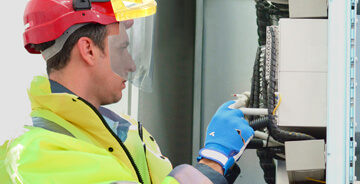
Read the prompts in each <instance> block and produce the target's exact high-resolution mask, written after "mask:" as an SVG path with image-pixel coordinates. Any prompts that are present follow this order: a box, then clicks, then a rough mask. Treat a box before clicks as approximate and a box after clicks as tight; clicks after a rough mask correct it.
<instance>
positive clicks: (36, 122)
mask: <svg viewBox="0 0 360 184" xmlns="http://www.w3.org/2000/svg"><path fill="white" fill-rule="evenodd" d="M31 119H32V121H33V126H34V127H39V128H43V129H46V130H49V131H52V132H56V133H60V134H64V135H68V136H70V137H75V136H74V135H73V134H72V133H70V132H69V131H68V130H66V129H65V128H64V127H62V126H60V125H58V124H56V123H54V122H52V121H50V120H47V119H44V118H40V117H31Z"/></svg>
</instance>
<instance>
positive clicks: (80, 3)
mask: <svg viewBox="0 0 360 184" xmlns="http://www.w3.org/2000/svg"><path fill="white" fill-rule="evenodd" d="M73 9H74V10H75V11H79V10H90V9H91V0H73Z"/></svg>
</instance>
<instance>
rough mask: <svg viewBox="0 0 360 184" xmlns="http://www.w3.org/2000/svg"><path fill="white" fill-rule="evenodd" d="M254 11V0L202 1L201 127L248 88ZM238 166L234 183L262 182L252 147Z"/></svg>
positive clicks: (254, 39)
mask: <svg viewBox="0 0 360 184" xmlns="http://www.w3.org/2000/svg"><path fill="white" fill-rule="evenodd" d="M255 13H256V10H255V1H254V0H222V1H218V0H204V38H203V40H204V41H203V71H202V72H203V88H202V122H201V124H202V126H203V127H202V128H203V130H206V127H207V125H208V123H209V122H210V120H211V118H212V116H213V114H214V113H215V111H216V110H217V108H218V107H219V106H220V105H221V104H222V103H224V102H226V101H228V100H232V99H234V98H232V97H231V94H234V93H242V92H244V91H250V89H251V88H250V84H251V82H250V81H251V75H252V68H253V64H254V60H255V55H256V49H257V44H258V42H257V38H258V36H257V26H256V14H255ZM202 136H203V139H204V137H205V135H202ZM202 145H203V144H202ZM239 166H240V168H241V170H242V171H241V175H240V177H239V178H238V179H237V183H241V184H254V183H256V184H262V183H265V181H264V179H263V172H262V170H261V168H260V166H259V160H258V158H257V156H256V153H255V150H246V151H245V153H244V155H243V156H242V158H241V159H240V162H239Z"/></svg>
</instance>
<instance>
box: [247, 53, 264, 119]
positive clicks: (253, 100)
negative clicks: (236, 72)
mask: <svg viewBox="0 0 360 184" xmlns="http://www.w3.org/2000/svg"><path fill="white" fill-rule="evenodd" d="M260 54H261V48H260V47H258V49H257V51H256V57H255V62H254V67H253V76H252V79H251V93H250V99H249V108H259V103H260V102H259V98H260V97H259V95H260V73H259V62H260ZM248 118H249V120H250V121H251V120H253V119H254V118H256V117H254V116H252V115H250V116H248Z"/></svg>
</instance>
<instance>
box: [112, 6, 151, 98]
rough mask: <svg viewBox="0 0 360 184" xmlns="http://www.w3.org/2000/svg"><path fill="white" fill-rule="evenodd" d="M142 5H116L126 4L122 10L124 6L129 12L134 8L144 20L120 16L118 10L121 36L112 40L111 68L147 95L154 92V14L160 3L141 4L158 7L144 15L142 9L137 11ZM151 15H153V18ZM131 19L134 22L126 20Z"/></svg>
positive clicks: (144, 12)
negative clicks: (157, 4) (129, 9)
mask: <svg viewBox="0 0 360 184" xmlns="http://www.w3.org/2000/svg"><path fill="white" fill-rule="evenodd" d="M140 1H141V0H132V1H131V2H125V1H116V2H117V3H118V2H122V4H121V6H122V5H124V7H126V8H132V9H133V11H135V13H134V14H137V15H138V16H139V15H141V16H140V17H135V16H134V14H128V15H125V14H124V13H118V14H117V13H116V8H114V12H115V16H116V18H117V19H118V20H119V21H120V23H119V34H118V35H110V36H108V44H109V51H110V65H111V69H112V70H113V71H114V72H115V73H116V74H117V75H119V76H120V77H122V78H123V79H125V80H128V81H129V82H131V83H132V84H133V85H135V86H136V87H138V88H139V89H141V90H143V91H146V92H151V91H152V76H153V73H152V71H153V64H152V51H153V49H152V48H153V25H154V15H152V14H154V13H155V11H156V3H155V1H153V0H151V1H150V0H143V1H141V2H143V3H147V4H149V3H150V2H153V3H150V4H152V5H154V6H155V9H154V7H149V6H145V7H147V8H148V9H147V10H146V9H142V10H144V11H140V10H141V9H137V8H136V7H137V6H139V2H140ZM112 2H113V0H112ZM114 2H115V1H114ZM154 3H155V4H154ZM113 7H114V4H113ZM143 8H144V7H143ZM134 9H135V10H134ZM152 11H153V12H152ZM139 12H141V13H139ZM149 12H150V13H151V12H152V14H150V13H149ZM125 13H126V11H125ZM127 13H129V12H127ZM148 14H149V15H148ZM129 17H130V18H131V19H125V18H129Z"/></svg>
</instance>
